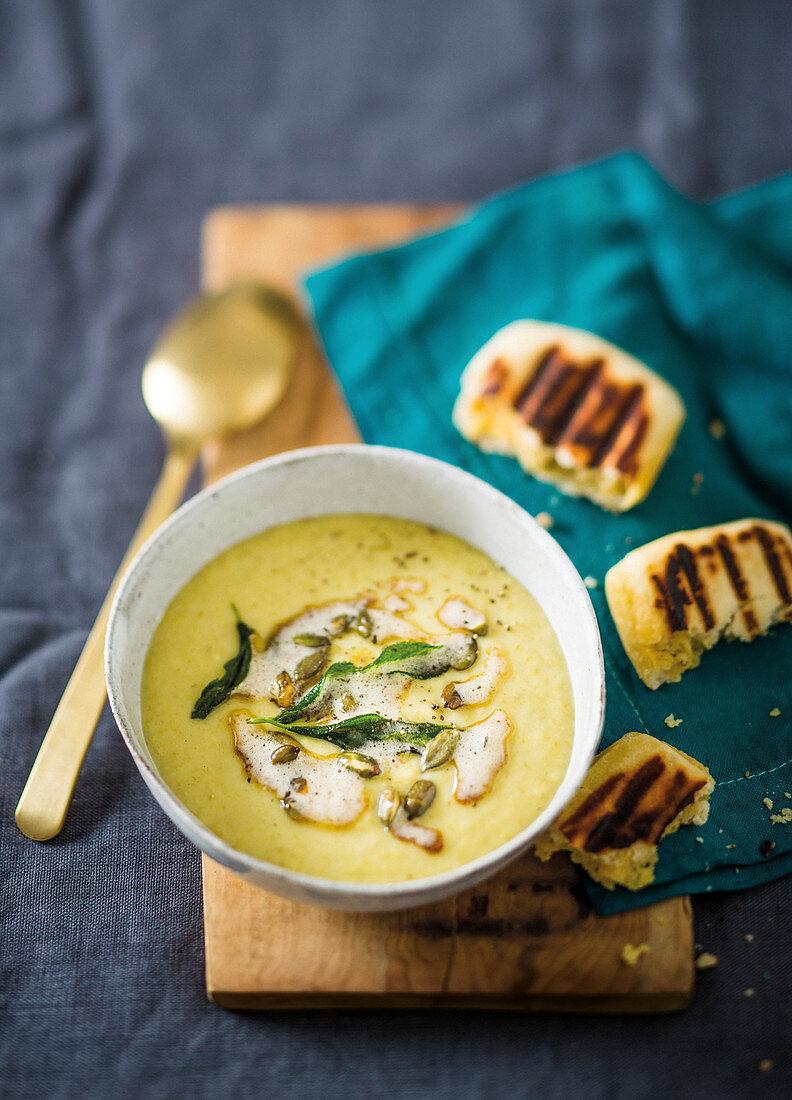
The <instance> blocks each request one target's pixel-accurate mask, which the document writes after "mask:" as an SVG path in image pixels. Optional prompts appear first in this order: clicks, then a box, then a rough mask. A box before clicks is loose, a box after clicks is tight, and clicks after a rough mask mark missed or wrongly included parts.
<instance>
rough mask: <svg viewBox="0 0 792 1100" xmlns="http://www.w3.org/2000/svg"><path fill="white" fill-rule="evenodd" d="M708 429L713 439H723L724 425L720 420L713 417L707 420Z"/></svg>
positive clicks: (724, 433) (724, 434)
mask: <svg viewBox="0 0 792 1100" xmlns="http://www.w3.org/2000/svg"><path fill="white" fill-rule="evenodd" d="M709 431H710V435H711V436H712V438H713V439H724V438H725V436H726V425H725V424H724V423H723V421H722V420H718V418H717V417H715V418H714V419H713V420H710V422H709Z"/></svg>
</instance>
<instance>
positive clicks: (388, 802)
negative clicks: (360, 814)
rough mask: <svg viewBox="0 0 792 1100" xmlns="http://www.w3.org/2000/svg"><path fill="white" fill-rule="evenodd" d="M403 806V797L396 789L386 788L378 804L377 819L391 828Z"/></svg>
mask: <svg viewBox="0 0 792 1100" xmlns="http://www.w3.org/2000/svg"><path fill="white" fill-rule="evenodd" d="M400 806H401V795H400V794H399V792H398V791H397V790H396V788H395V787H385V788H384V789H383V791H382V794H381V795H380V796H379V801H378V802H377V817H378V818H379V819H380V821H381V822H382V824H383V825H384V826H385V827H386V828H389V827H390V824H391V822H392V821H393V819H394V817H395V816H396V814H397V812H398V809H399V807H400Z"/></svg>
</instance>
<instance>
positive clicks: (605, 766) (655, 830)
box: [536, 733, 715, 890]
mask: <svg viewBox="0 0 792 1100" xmlns="http://www.w3.org/2000/svg"><path fill="white" fill-rule="evenodd" d="M714 787H715V780H714V779H713V778H712V776H711V775H710V773H709V771H708V770H707V768H705V767H704V765H703V764H699V762H698V761H697V760H694V759H693V757H692V756H688V755H687V754H686V753H684V752H680V750H679V749H675V748H672V746H671V745H667V744H666V743H665V741H658V739H657V738H656V737H650V736H649V734H648V733H627V734H625V735H624V737H622V738H621V740H619V741H617V742H616V744H615V745H611V747H610V748H609V749H606V750H605V751H604V752H601V753H600V754H599V755H598V756H596V757H595V758H594V762H593V764H592V765H591V767H590V768H589V770H588V774H587V775H586V778H585V779H584V780H583V783H582V785H581V787H580V790H579V791H578V792H577V794H576V795H575V797H574V798H573V799H572V801H571V802H570V803H569V805H568V806H567V807H566V809H565V810H564V811H563V813H562V814H561V815H560V816H559V817H558V818H557V819H556V821H555V823H554V824H553V825H552V826H551V827H550V829H548V831H547V832H546V833H543V834H542V836H540V837H539V839H538V840H537V842H536V854H537V855H538V856H539V858H540V859H544V860H547V859H549V858H550V856H551V855H553V853H554V852H562V851H564V852H569V853H570V855H571V857H572V859H573V860H574V861H575V863H579V864H580V865H581V867H583V869H584V870H586V871H588V873H589V874H590V875H591V877H592V878H593V879H595V880H596V881H597V882H600V883H602V885H603V886H605V887H607V889H608V890H612V889H613V888H614V886H626V887H627V888H628V889H630V890H640V889H641V888H642V887H644V886H648V885H649V883H650V882H652V881H653V880H654V869H655V865H656V863H657V845H658V843H659V841H660V840H661V839H662V837H664V836H668V835H669V833H674V832H676V830H677V829H678V828H679V826H680V825H703V824H704V822H705V821H706V820H707V817H708V816H709V801H708V799H709V796H710V795H711V794H712V791H713V788H714Z"/></svg>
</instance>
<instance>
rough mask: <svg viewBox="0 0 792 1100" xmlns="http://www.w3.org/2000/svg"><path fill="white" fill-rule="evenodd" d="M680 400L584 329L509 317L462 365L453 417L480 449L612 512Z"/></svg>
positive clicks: (670, 426) (635, 489)
mask: <svg viewBox="0 0 792 1100" xmlns="http://www.w3.org/2000/svg"><path fill="white" fill-rule="evenodd" d="M684 419H685V407H684V405H683V403H682V400H681V398H680V396H679V394H678V393H677V392H676V390H674V389H672V387H671V386H669V385H668V383H667V382H664V381H663V379H662V378H660V377H659V376H658V375H657V374H655V373H654V371H652V370H650V369H649V367H647V366H646V365H645V364H644V363H641V362H640V361H639V360H638V359H635V358H634V357H633V356H632V355H628V354H627V352H626V351H622V349H621V348H617V347H616V346H615V345H614V344H609V343H608V342H607V341H606V340H602V339H600V337H599V336H595V335H594V334H593V333H591V332H584V331H583V330H582V329H575V328H568V327H567V326H566V325H554V324H549V323H547V322H544V321H514V322H513V323H512V324H510V325H506V327H505V328H502V329H501V330H500V331H499V332H496V333H495V335H494V336H493V337H492V339H491V340H489V341H488V342H487V343H486V344H485V345H484V347H483V348H481V350H480V351H478V352H477V353H476V355H474V357H473V358H472V359H471V361H470V363H469V364H468V365H467V367H466V368H465V370H464V372H463V374H462V380H461V392H460V394H459V397H458V398H457V402H456V405H455V407H454V423H455V425H456V426H457V428H458V429H459V431H460V432H461V433H462V435H464V436H465V438H466V439H469V440H471V441H472V442H473V443H476V444H477V445H478V446H479V447H481V449H482V450H484V451H495V452H497V453H499V454H506V455H514V456H515V457H516V458H517V460H518V462H519V463H520V465H521V466H522V467H523V469H524V470H525V471H526V472H527V473H529V474H533V475H534V477H538V478H540V479H541V480H542V481H549V482H551V483H552V484H554V485H557V486H558V488H559V489H561V490H562V492H564V493H569V494H570V495H571V496H585V497H588V498H589V500H593V501H594V503H595V504H599V505H601V506H602V507H603V508H607V509H608V510H609V511H612V512H624V511H626V510H627V509H628V508H632V507H633V505H635V504H637V503H638V502H639V501H641V500H643V498H644V497H645V496H646V494H647V493H648V492H649V490H650V489H651V487H652V485H653V484H654V482H655V479H656V478H657V475H658V474H659V472H660V470H661V468H662V466H663V463H664V462H665V460H666V458H667V457H668V454H669V452H670V451H671V448H672V447H673V445H674V441H675V440H676V437H677V434H678V432H679V429H680V428H681V426H682V422H683V420H684Z"/></svg>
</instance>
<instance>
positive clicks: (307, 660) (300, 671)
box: [297, 649, 327, 680]
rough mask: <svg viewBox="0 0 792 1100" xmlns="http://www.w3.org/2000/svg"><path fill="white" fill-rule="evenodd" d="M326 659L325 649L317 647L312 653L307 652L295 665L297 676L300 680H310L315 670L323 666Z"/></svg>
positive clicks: (317, 670)
mask: <svg viewBox="0 0 792 1100" xmlns="http://www.w3.org/2000/svg"><path fill="white" fill-rule="evenodd" d="M326 661H327V650H326V649H317V650H316V651H315V652H314V653H308V654H306V656H305V657H303V659H302V660H301V661H300V663H299V664H298V665H297V676H298V678H299V679H300V680H310V678H311V677H312V676H315V675H316V674H317V672H320V671H321V669H323V668H324V666H325V662H326Z"/></svg>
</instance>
